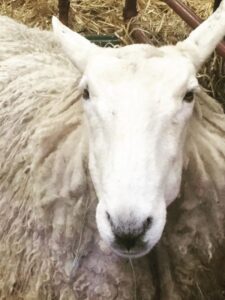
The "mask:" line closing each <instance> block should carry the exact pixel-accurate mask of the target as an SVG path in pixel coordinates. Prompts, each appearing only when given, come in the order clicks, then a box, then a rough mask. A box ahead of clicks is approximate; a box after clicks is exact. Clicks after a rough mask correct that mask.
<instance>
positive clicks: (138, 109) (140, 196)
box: [53, 2, 225, 257]
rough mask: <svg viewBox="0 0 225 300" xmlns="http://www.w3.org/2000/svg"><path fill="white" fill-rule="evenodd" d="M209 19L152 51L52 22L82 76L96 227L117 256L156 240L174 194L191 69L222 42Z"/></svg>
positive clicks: (189, 105) (190, 101)
mask: <svg viewBox="0 0 225 300" xmlns="http://www.w3.org/2000/svg"><path fill="white" fill-rule="evenodd" d="M223 3H224V2H223ZM220 10H221V8H220ZM220 10H218V12H217V14H219V15H221V12H220ZM213 17H214V18H213ZM213 17H211V19H212V20H211V21H210V20H209V21H207V22H205V23H204V24H203V25H201V26H200V27H199V28H198V29H197V30H195V31H194V32H193V33H192V34H191V35H190V37H189V38H188V39H187V40H185V41H184V42H182V43H179V44H177V45H176V46H166V47H161V48H159V49H157V48H155V47H152V46H150V45H131V46H126V47H123V48H119V49H103V48H99V47H97V46H96V45H93V44H91V43H90V42H89V41H87V40H86V39H85V38H83V37H82V36H80V35H79V34H77V33H74V32H72V31H71V30H69V29H68V28H66V27H65V26H63V25H62V24H61V23H59V21H57V19H53V27H54V31H55V33H56V35H57V37H58V38H59V40H60V41H61V43H62V46H63V48H64V50H65V52H66V53H67V54H68V55H69V57H70V59H71V60H72V61H73V63H74V64H75V65H76V66H77V67H78V69H79V70H80V71H81V73H82V75H83V76H82V80H81V83H80V87H81V89H82V90H83V106H84V111H85V115H86V123H87V130H88V136H89V168H90V174H91V177H92V180H93V183H94V187H95V190H96V194H97V196H98V199H99V203H98V206H97V212H96V219H97V225H98V229H99V232H100V235H101V237H102V238H103V239H104V240H105V241H106V242H107V243H108V244H109V245H110V246H111V247H112V248H113V249H114V250H115V251H116V252H117V253H118V254H120V255H123V256H133V257H137V256H141V255H144V254H145V253H147V252H148V251H149V250H150V249H151V248H152V247H153V246H154V245H155V244H156V243H157V241H158V240H159V238H160V237H161V235H162V232H163V228H164V225H165V222H166V207H167V205H168V204H169V203H171V201H173V200H174V199H175V198H176V196H177V194H178V192H179V189H180V182H181V173H182V165H183V153H184V149H183V148H184V142H185V133H186V128H187V126H188V120H189V119H190V117H191V115H192V111H193V106H194V93H195V91H196V89H198V82H197V79H196V72H197V69H198V68H199V66H200V65H201V64H202V63H203V62H204V61H205V59H206V58H207V57H208V55H209V54H210V53H211V52H212V51H213V49H214V47H215V46H216V44H217V42H218V41H219V40H220V38H222V33H221V24H220V25H218V26H217V27H216V28H217V29H216V30H215V24H214V29H213V30H212V28H211V27H210V26H209V23H210V22H212V21H213V22H214V23H215V20H216V19H217V20H219V18H218V16H217V18H216V17H215V16H213ZM222 19H225V18H224V16H222ZM219 22H222V21H221V20H219ZM224 23H225V22H224V21H223V24H224ZM216 24H217V23H216ZM208 27H209V28H208ZM224 27H225V26H223V28H224ZM210 30H211V31H210ZM212 31H214V32H213V33H212ZM218 32H220V36H219V34H218ZM223 32H224V31H223ZM215 36H217V37H216V38H215ZM202 46H204V48H202Z"/></svg>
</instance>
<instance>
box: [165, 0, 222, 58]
mask: <svg viewBox="0 0 225 300" xmlns="http://www.w3.org/2000/svg"><path fill="white" fill-rule="evenodd" d="M163 1H164V2H165V3H166V4H168V6H169V7H171V8H172V9H173V10H174V12H175V13H176V14H177V15H178V16H180V17H181V18H182V19H183V20H184V21H185V22H186V23H187V24H188V25H189V26H191V27H192V28H193V29H195V28H196V27H198V26H199V25H200V24H201V22H203V20H202V19H201V18H199V17H198V16H197V15H196V14H195V13H194V12H193V11H192V10H191V9H190V8H189V7H187V6H186V5H184V4H183V3H181V2H180V1H179V0H163ZM216 52H217V53H218V54H219V55H220V56H222V57H223V58H225V43H224V42H221V43H219V45H218V46H217V48H216Z"/></svg>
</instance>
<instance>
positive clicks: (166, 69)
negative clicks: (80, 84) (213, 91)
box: [86, 55, 195, 93]
mask: <svg viewBox="0 0 225 300" xmlns="http://www.w3.org/2000/svg"><path fill="white" fill-rule="evenodd" d="M86 74H87V80H88V81H89V82H90V84H92V85H93V87H94V88H96V89H98V88H99V87H100V89H101V90H103V91H104V87H105V88H108V87H113V88H114V89H115V90H116V89H118V88H121V89H123V87H124V88H125V87H127V88H128V87H130V88H131V90H132V89H135V88H136V87H139V88H140V87H141V88H142V89H145V90H147V91H149V92H151V90H152V89H155V88H157V89H158V88H161V87H163V89H168V90H174V93H176V92H179V90H183V89H188V88H189V85H190V84H191V82H192V81H193V78H194V77H195V71H194V67H193V65H192V64H191V63H190V61H189V60H188V59H186V58H185V57H183V56H176V55H162V56H153V57H150V58H145V57H143V56H138V55H135V56H130V55H129V56H128V57H122V58H118V57H113V56H108V55H105V56H97V57H95V58H94V59H93V60H91V61H90V64H89V66H88V68H87V72H86Z"/></svg>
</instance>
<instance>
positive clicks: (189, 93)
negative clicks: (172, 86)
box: [184, 91, 194, 103]
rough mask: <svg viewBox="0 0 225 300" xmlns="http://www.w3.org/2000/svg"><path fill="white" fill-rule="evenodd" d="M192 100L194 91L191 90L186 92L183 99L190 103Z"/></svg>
mask: <svg viewBox="0 0 225 300" xmlns="http://www.w3.org/2000/svg"><path fill="white" fill-rule="evenodd" d="M193 100H194V92H192V91H190V92H187V93H186V95H185V96H184V101H185V102H188V103H190V102H192V101H193Z"/></svg>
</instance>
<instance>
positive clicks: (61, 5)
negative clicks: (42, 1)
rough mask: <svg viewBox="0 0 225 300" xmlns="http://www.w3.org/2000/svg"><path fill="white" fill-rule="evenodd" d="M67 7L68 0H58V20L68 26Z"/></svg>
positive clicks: (68, 5) (68, 6) (68, 4)
mask: <svg viewBox="0 0 225 300" xmlns="http://www.w3.org/2000/svg"><path fill="white" fill-rule="evenodd" d="M69 8H70V1H69V0H58V9H59V20H60V21H61V22H62V23H63V24H64V25H66V26H68V15H69Z"/></svg>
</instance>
